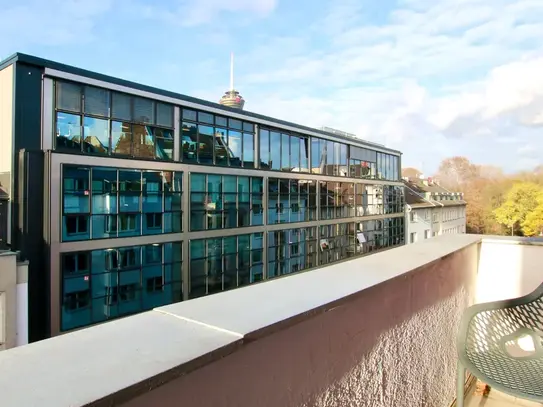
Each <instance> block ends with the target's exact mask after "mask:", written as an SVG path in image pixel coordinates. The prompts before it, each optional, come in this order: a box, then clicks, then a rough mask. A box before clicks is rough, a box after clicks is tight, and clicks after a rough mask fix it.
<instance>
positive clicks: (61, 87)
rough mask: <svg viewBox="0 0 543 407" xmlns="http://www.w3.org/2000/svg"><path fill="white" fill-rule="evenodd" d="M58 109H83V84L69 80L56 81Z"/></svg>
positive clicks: (75, 110) (74, 110)
mask: <svg viewBox="0 0 543 407" xmlns="http://www.w3.org/2000/svg"><path fill="white" fill-rule="evenodd" d="M56 91H57V109H62V110H69V111H72V112H80V111H81V86H79V85H76V84H73V83H69V82H61V81H58V82H56Z"/></svg>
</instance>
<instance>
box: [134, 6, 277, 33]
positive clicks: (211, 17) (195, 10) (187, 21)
mask: <svg viewBox="0 0 543 407" xmlns="http://www.w3.org/2000/svg"><path fill="white" fill-rule="evenodd" d="M277 1H278V0H229V1H223V0H173V1H171V2H169V3H170V4H168V5H164V4H160V5H159V3H156V4H154V5H144V4H143V3H138V2H134V3H132V5H131V8H133V9H135V10H137V12H138V13H141V16H143V17H146V18H150V19H156V20H161V21H164V22H167V23H169V24H174V25H181V26H185V27H194V26H198V25H202V24H207V23H212V22H214V23H217V17H218V16H219V15H220V14H221V13H223V12H235V13H240V12H244V13H249V14H251V15H254V16H257V17H266V16H268V15H269V14H270V13H272V12H273V11H274V9H275V7H276V6H277Z"/></svg>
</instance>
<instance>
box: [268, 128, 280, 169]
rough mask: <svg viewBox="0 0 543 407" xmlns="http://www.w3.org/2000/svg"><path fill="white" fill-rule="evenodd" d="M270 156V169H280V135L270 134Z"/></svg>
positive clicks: (273, 132)
mask: <svg viewBox="0 0 543 407" xmlns="http://www.w3.org/2000/svg"><path fill="white" fill-rule="evenodd" d="M270 156H271V160H270V161H271V162H270V165H271V168H272V169H273V170H280V169H281V133H278V132H276V131H272V132H270Z"/></svg>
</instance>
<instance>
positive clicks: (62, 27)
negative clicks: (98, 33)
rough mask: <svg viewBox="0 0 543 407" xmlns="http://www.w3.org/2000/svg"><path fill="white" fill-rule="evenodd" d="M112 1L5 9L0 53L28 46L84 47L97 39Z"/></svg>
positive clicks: (74, 0) (65, 0)
mask: <svg viewBox="0 0 543 407" xmlns="http://www.w3.org/2000/svg"><path fill="white" fill-rule="evenodd" d="M112 5H113V4H112V1H111V0H93V1H84V0H62V1H61V0H50V1H47V2H44V1H40V0H32V1H28V2H26V4H20V3H16V2H13V3H12V4H10V5H4V6H3V7H2V12H1V13H0V49H7V48H9V49H10V50H11V51H14V50H15V49H16V48H15V47H24V46H26V45H27V44H37V45H67V44H75V43H78V44H83V43H87V42H90V41H92V40H93V39H95V32H94V28H95V24H96V18H97V17H98V16H100V15H102V14H104V13H105V12H107V11H108V10H109V9H110V8H111V7H112Z"/></svg>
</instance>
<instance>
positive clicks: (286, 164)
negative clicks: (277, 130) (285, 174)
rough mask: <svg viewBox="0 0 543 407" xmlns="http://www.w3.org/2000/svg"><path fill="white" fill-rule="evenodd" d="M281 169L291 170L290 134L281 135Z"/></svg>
mask: <svg viewBox="0 0 543 407" xmlns="http://www.w3.org/2000/svg"><path fill="white" fill-rule="evenodd" d="M281 171H290V136H289V135H288V134H282V135H281Z"/></svg>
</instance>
